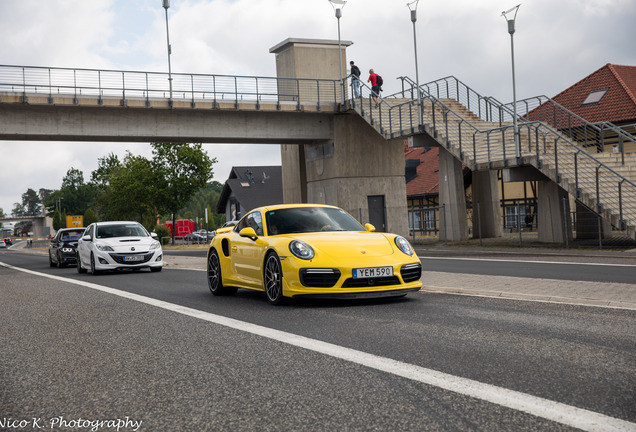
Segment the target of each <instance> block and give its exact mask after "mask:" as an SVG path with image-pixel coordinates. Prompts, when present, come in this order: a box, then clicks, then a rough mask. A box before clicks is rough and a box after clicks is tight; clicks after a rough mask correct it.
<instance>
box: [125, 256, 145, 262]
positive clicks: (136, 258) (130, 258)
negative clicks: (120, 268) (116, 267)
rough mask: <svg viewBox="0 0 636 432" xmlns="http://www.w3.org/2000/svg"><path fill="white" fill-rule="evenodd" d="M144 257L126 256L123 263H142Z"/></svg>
mask: <svg viewBox="0 0 636 432" xmlns="http://www.w3.org/2000/svg"><path fill="white" fill-rule="evenodd" d="M143 260H144V257H143V256H142V255H126V256H125V257H124V261H125V262H134V261H143Z"/></svg>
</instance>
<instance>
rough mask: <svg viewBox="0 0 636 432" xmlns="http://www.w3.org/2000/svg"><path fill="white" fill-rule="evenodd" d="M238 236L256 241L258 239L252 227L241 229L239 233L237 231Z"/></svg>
mask: <svg viewBox="0 0 636 432" xmlns="http://www.w3.org/2000/svg"><path fill="white" fill-rule="evenodd" d="M239 235H240V236H241V237H249V238H251V239H252V240H256V239H257V238H258V236H257V235H256V231H254V228H252V227H246V228H243V229H242V230H241V231H239Z"/></svg>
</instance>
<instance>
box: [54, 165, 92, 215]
mask: <svg viewBox="0 0 636 432" xmlns="http://www.w3.org/2000/svg"><path fill="white" fill-rule="evenodd" d="M54 196H55V198H62V199H61V200H60V201H61V203H60V205H61V207H62V209H63V210H64V211H65V212H66V213H67V214H71V215H81V214H84V212H85V211H86V209H88V208H89V207H91V206H92V204H93V201H94V198H95V189H94V187H93V185H91V184H87V183H85V182H84V173H83V172H82V171H80V170H78V169H75V168H70V169H69V170H68V171H67V172H66V176H64V178H63V179H62V187H61V188H60V190H59V191H56V192H53V193H51V195H50V197H54Z"/></svg>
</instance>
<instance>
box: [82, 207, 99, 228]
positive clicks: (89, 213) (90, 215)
mask: <svg viewBox="0 0 636 432" xmlns="http://www.w3.org/2000/svg"><path fill="white" fill-rule="evenodd" d="M83 221H84V226H85V227H87V226H89V225H90V224H92V223H94V222H99V218H98V217H97V214H96V213H95V211H94V210H93V209H92V208H90V207H89V208H88V209H86V211H85V212H84V218H83Z"/></svg>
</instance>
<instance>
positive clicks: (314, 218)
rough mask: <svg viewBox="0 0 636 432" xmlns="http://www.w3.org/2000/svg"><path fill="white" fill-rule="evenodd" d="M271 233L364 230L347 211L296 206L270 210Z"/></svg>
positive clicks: (269, 226) (269, 231) (268, 224)
mask: <svg viewBox="0 0 636 432" xmlns="http://www.w3.org/2000/svg"><path fill="white" fill-rule="evenodd" d="M266 219H267V227H268V234H269V235H277V234H296V233H307V232H320V231H364V227H363V226H362V225H361V224H360V223H359V222H358V221H357V220H355V219H354V218H353V217H351V216H350V215H349V214H348V213H346V212H345V211H343V210H341V209H338V208H330V207H294V208H283V209H278V210H271V211H268V212H267V214H266Z"/></svg>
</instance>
